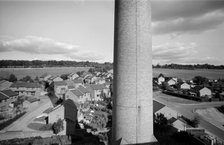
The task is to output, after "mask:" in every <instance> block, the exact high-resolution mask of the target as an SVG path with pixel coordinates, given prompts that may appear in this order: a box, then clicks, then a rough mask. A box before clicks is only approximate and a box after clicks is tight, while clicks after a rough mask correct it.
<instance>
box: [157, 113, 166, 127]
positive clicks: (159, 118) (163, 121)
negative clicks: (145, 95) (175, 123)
mask: <svg viewBox="0 0 224 145" xmlns="http://www.w3.org/2000/svg"><path fill="white" fill-rule="evenodd" d="M155 124H158V125H160V126H165V125H168V120H167V118H166V117H165V116H164V115H163V114H162V113H159V114H156V116H155Z"/></svg>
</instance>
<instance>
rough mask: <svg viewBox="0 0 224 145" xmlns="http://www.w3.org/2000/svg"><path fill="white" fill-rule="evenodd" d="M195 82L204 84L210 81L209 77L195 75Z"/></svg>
mask: <svg viewBox="0 0 224 145" xmlns="http://www.w3.org/2000/svg"><path fill="white" fill-rule="evenodd" d="M193 82H194V83H196V84H197V85H204V84H207V83H208V79H207V78H206V77H202V76H195V77H194V78H193Z"/></svg>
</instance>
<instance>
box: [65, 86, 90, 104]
mask: <svg viewBox="0 0 224 145" xmlns="http://www.w3.org/2000/svg"><path fill="white" fill-rule="evenodd" d="M66 99H71V100H73V101H74V102H76V103H78V104H84V103H85V102H86V101H91V98H90V95H86V94H85V93H83V92H82V91H80V90H79V89H75V90H70V91H68V92H67V93H66Z"/></svg>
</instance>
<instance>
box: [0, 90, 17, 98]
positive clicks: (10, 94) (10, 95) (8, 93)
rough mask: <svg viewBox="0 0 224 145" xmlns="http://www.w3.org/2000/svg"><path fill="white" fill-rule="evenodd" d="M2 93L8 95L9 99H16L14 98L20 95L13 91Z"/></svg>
mask: <svg viewBox="0 0 224 145" xmlns="http://www.w3.org/2000/svg"><path fill="white" fill-rule="evenodd" d="M1 92H2V93H4V94H6V95H7V96H9V97H14V96H17V95H18V93H16V92H14V91H12V90H3V91H1Z"/></svg>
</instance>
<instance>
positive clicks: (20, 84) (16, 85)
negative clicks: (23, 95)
mask: <svg viewBox="0 0 224 145" xmlns="http://www.w3.org/2000/svg"><path fill="white" fill-rule="evenodd" d="M19 87H24V88H40V84H38V83H27V82H16V83H13V84H12V85H11V88H19Z"/></svg>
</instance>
